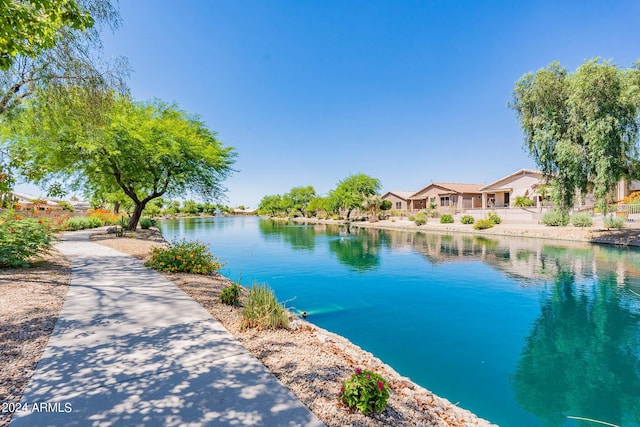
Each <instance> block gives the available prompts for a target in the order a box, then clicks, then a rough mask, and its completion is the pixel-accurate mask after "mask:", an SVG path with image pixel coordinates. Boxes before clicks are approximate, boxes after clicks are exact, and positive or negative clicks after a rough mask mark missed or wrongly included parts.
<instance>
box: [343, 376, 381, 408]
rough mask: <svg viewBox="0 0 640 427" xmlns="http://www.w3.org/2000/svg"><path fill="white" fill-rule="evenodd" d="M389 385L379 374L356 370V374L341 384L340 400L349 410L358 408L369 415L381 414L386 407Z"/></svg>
mask: <svg viewBox="0 0 640 427" xmlns="http://www.w3.org/2000/svg"><path fill="white" fill-rule="evenodd" d="M388 398H389V384H387V381H386V380H385V379H384V378H382V376H380V375H379V374H375V373H373V372H370V371H366V370H365V371H363V370H362V369H360V368H357V369H356V373H355V374H353V375H351V377H350V378H349V379H348V380H347V381H345V382H343V383H342V387H341V388H340V400H341V401H342V402H343V403H345V404H346V405H347V406H348V407H350V408H354V407H355V408H358V409H359V410H360V411H362V413H364V414H366V415H370V414H372V413H378V412H382V410H384V408H385V407H386V406H387V399H388Z"/></svg>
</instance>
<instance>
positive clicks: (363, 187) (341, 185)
mask: <svg viewBox="0 0 640 427" xmlns="http://www.w3.org/2000/svg"><path fill="white" fill-rule="evenodd" d="M379 191H380V180H378V179H377V178H373V177H370V176H369V175H366V174H363V173H359V174H355V175H349V176H348V177H347V178H345V179H343V180H342V181H340V182H338V185H337V187H336V188H335V189H334V190H332V191H331V192H330V193H329V195H328V199H329V200H328V202H327V204H328V205H329V206H333V207H338V208H340V209H344V210H346V211H347V219H349V216H350V215H351V212H352V211H353V210H354V209H359V208H361V207H362V204H363V203H364V201H365V199H366V198H367V196H371V195H373V194H376V193H378V192H379Z"/></svg>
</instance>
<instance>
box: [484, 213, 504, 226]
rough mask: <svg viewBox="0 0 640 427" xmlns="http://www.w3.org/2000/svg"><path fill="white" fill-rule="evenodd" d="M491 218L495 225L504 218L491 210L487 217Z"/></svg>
mask: <svg viewBox="0 0 640 427" xmlns="http://www.w3.org/2000/svg"><path fill="white" fill-rule="evenodd" d="M487 218H488V219H489V221H491V222H492V223H493V224H494V225H496V224H500V223H501V222H502V218H500V217H499V216H498V214H497V213H495V212H489V215H488V217H487Z"/></svg>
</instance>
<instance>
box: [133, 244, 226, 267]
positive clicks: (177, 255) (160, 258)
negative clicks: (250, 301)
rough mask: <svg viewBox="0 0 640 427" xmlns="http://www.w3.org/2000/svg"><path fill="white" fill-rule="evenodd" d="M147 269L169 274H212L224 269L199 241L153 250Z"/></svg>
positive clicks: (146, 264) (146, 263)
mask: <svg viewBox="0 0 640 427" xmlns="http://www.w3.org/2000/svg"><path fill="white" fill-rule="evenodd" d="M144 265H145V266H146V267H150V268H152V269H154V270H158V271H164V272H167V273H192V274H211V273H215V272H216V271H218V270H220V268H222V263H221V262H220V261H219V260H218V259H217V258H216V257H214V256H213V255H211V253H209V251H208V250H207V246H206V245H205V244H204V243H202V242H198V241H188V240H185V239H183V240H178V241H173V242H171V243H169V245H168V247H162V246H160V247H154V248H151V258H150V259H149V260H148V261H147V262H145V264H144Z"/></svg>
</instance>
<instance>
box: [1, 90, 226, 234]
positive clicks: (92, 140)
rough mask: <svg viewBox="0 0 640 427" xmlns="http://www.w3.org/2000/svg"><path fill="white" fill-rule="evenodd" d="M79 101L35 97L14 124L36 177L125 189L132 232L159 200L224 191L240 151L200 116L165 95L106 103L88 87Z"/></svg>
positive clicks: (15, 150) (17, 151)
mask: <svg viewBox="0 0 640 427" xmlns="http://www.w3.org/2000/svg"><path fill="white" fill-rule="evenodd" d="M69 100H70V99H67V101H69ZM73 100H74V102H61V103H49V102H47V98H46V97H44V96H42V97H35V98H33V99H31V100H29V102H26V103H25V104H24V106H23V107H22V108H21V112H20V114H19V115H17V116H16V118H15V119H14V120H13V121H12V122H11V132H10V135H9V141H10V142H9V147H10V150H11V152H12V154H13V155H14V156H19V157H21V158H22V159H23V160H22V162H21V163H22V166H21V171H22V172H23V174H24V175H25V176H26V177H27V178H28V179H30V180H31V181H34V182H35V183H37V184H43V183H47V182H48V183H51V182H53V181H56V180H57V181H58V182H59V183H60V184H62V185H65V186H68V187H71V188H74V189H81V190H84V192H85V193H86V194H87V195H95V194H104V193H106V194H113V193H114V192H117V191H120V192H122V193H123V194H124V195H125V196H126V197H128V198H129V199H131V201H132V202H133V204H134V210H133V213H132V216H131V219H130V221H129V227H128V228H129V230H135V228H136V226H137V224H138V221H139V219H140V216H141V215H142V211H143V210H144V208H145V206H146V205H147V203H149V202H150V201H151V200H153V199H157V198H159V197H162V196H165V195H166V196H168V197H184V196H185V195H187V194H198V195H200V196H202V197H203V198H204V199H206V200H213V199H218V198H220V196H221V195H222V193H223V191H224V187H223V186H222V181H223V180H224V179H225V178H226V177H227V176H228V175H229V174H230V173H231V172H232V169H231V165H232V164H233V161H234V157H235V152H234V151H233V149H232V148H230V147H225V146H223V144H222V143H221V142H220V141H219V140H218V139H217V138H216V134H215V133H214V132H212V131H211V130H209V129H208V128H207V126H206V125H205V124H204V122H202V120H200V119H199V118H198V117H196V116H194V115H190V114H187V113H186V112H185V111H182V110H180V109H179V108H178V107H177V106H176V105H172V104H166V103H164V102H162V101H158V100H156V101H153V102H148V103H140V102H132V101H131V100H129V99H128V98H127V97H122V96H117V95H114V94H105V96H104V99H103V102H102V103H101V104H100V105H98V106H96V105H94V104H91V105H87V101H86V98H84V97H83V96H82V94H81V93H79V94H78V96H76V97H74V98H73Z"/></svg>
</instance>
